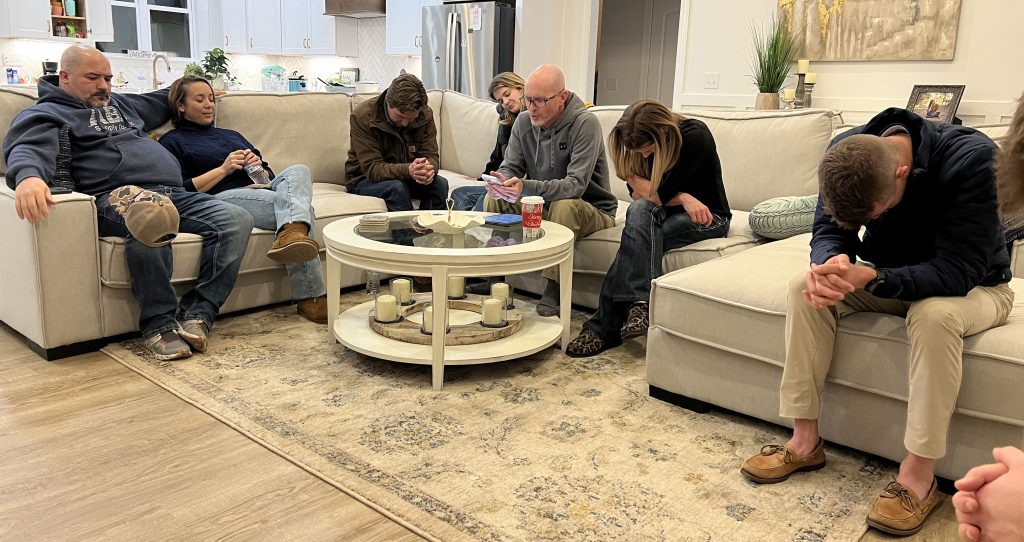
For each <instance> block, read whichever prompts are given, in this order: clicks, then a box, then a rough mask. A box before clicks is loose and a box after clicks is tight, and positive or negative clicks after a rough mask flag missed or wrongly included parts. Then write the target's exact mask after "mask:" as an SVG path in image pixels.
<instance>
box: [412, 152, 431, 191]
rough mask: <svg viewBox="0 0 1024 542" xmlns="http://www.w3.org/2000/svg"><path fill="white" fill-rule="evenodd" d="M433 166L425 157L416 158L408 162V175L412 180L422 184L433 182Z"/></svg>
mask: <svg viewBox="0 0 1024 542" xmlns="http://www.w3.org/2000/svg"><path fill="white" fill-rule="evenodd" d="M435 173H436V172H435V171H434V166H432V165H431V164H430V162H429V161H427V159H426V158H417V159H415V160H413V161H412V163H410V164H409V175H412V180H414V181H416V182H417V183H419V184H422V185H428V184H430V183H432V182H434V174H435Z"/></svg>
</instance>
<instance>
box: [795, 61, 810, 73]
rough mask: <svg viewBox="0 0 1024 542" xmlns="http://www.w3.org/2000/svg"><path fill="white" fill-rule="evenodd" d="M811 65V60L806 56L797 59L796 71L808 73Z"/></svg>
mask: <svg viewBox="0 0 1024 542" xmlns="http://www.w3.org/2000/svg"><path fill="white" fill-rule="evenodd" d="M810 67H811V61H810V60H809V59H806V58H801V59H800V60H797V61H796V73H807V68H810Z"/></svg>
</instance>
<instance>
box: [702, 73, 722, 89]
mask: <svg viewBox="0 0 1024 542" xmlns="http://www.w3.org/2000/svg"><path fill="white" fill-rule="evenodd" d="M718 79H719V73H718V72H706V73H705V74H704V88H709V89H717V88H718Z"/></svg>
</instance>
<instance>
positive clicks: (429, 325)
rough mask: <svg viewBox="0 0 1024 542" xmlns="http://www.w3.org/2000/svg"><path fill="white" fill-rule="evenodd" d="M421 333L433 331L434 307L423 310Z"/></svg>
mask: <svg viewBox="0 0 1024 542" xmlns="http://www.w3.org/2000/svg"><path fill="white" fill-rule="evenodd" d="M423 331H425V332H427V333H433V331H434V307H427V308H425V309H423Z"/></svg>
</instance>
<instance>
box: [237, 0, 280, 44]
mask: <svg viewBox="0 0 1024 542" xmlns="http://www.w3.org/2000/svg"><path fill="white" fill-rule="evenodd" d="M291 3H292V2H289V4H291ZM245 20H246V25H245V27H246V31H247V32H248V34H249V40H248V44H249V47H248V52H249V53H256V54H267V55H273V54H280V53H281V0H246V1H245ZM226 26H227V25H225V27H226Z"/></svg>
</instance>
